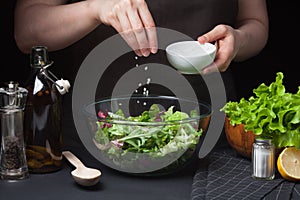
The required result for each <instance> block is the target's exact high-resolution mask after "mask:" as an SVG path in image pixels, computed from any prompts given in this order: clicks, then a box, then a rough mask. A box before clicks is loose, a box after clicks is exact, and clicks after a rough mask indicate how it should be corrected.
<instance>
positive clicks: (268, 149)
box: [252, 138, 275, 180]
mask: <svg viewBox="0 0 300 200" xmlns="http://www.w3.org/2000/svg"><path fill="white" fill-rule="evenodd" d="M252 167H253V173H252V177H253V178H254V179H263V180H272V179H274V177H275V147H274V144H273V143H272V140H271V139H266V138H255V140H254V143H253V148H252Z"/></svg>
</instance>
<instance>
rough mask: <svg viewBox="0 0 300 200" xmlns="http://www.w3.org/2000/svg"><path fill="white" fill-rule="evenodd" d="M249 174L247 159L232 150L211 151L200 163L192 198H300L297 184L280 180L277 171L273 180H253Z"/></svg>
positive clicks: (211, 199)
mask: <svg viewBox="0 0 300 200" xmlns="http://www.w3.org/2000/svg"><path fill="white" fill-rule="evenodd" d="M251 173H252V165H251V160H250V159H247V158H243V157H241V156H239V155H238V154H236V152H235V151H234V150H233V149H232V148H226V149H222V150H214V151H213V152H211V153H210V154H209V155H208V156H206V157H205V158H203V159H202V160H201V162H200V166H199V169H198V170H197V171H196V173H195V176H194V179H193V185H192V192H191V199H192V200H204V199H205V200H213V199H218V200H222V199H226V200H228V199H233V200H236V199H238V200H240V199H247V200H250V199H253V200H258V199H265V200H269V199H270V200H271V199H272V200H274V199H279V200H284V199H289V200H290V199H300V198H299V197H300V184H299V183H298V184H297V183H295V182H288V181H286V180H284V179H282V178H281V177H280V175H279V174H278V172H276V176H275V179H274V180H255V179H253V178H252V177H251Z"/></svg>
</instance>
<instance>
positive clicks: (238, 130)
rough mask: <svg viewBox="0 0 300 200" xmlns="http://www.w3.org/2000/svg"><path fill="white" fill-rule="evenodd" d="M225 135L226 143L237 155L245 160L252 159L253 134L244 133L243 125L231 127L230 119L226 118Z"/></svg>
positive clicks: (250, 132)
mask: <svg viewBox="0 0 300 200" xmlns="http://www.w3.org/2000/svg"><path fill="white" fill-rule="evenodd" d="M225 134H226V138H227V141H228V143H229V144H230V146H231V147H232V148H234V149H235V150H236V151H237V153H238V154H240V155H241V156H243V157H246V158H251V157H252V145H253V143H254V139H255V134H254V133H253V132H252V131H245V128H244V124H239V125H235V126H232V125H231V124H230V119H229V118H228V117H227V116H226V118H225Z"/></svg>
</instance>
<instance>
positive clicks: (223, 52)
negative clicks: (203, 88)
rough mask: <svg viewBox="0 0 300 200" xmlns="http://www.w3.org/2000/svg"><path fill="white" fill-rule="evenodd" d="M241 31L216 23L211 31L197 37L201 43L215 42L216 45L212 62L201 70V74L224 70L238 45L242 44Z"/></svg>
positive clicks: (237, 49) (233, 56)
mask: <svg viewBox="0 0 300 200" xmlns="http://www.w3.org/2000/svg"><path fill="white" fill-rule="evenodd" d="M240 34H242V33H241V31H239V30H237V29H233V28H232V27H231V26H228V25H217V26H216V27H215V28H214V29H212V30H211V31H209V32H207V33H205V34H204V35H202V36H200V37H198V41H199V42H200V43H201V44H203V43H207V42H215V43H216V46H217V52H216V57H215V60H214V63H213V64H212V65H210V66H208V67H206V68H204V69H203V70H202V73H203V74H207V73H210V72H215V71H220V72H224V71H226V69H227V68H228V66H229V65H230V63H231V61H232V60H233V59H234V58H235V56H236V54H237V53H238V51H239V49H240V47H241V46H242V45H243V42H242V41H241V39H240V38H241V37H240Z"/></svg>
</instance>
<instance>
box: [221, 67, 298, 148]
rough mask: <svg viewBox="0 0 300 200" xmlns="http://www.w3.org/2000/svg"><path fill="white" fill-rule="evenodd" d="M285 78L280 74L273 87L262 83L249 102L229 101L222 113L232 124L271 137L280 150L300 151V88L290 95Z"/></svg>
mask: <svg viewBox="0 0 300 200" xmlns="http://www.w3.org/2000/svg"><path fill="white" fill-rule="evenodd" d="M283 77H284V76H283V73H282V72H278V73H277V76H276V80H275V82H272V83H271V84H270V85H269V86H267V85H265V84H264V83H262V84H261V85H259V86H258V87H257V88H256V89H253V93H254V95H253V96H251V97H250V98H249V99H245V98H241V99H240V101H239V102H232V101H229V102H227V103H226V104H225V106H224V107H223V108H221V111H223V112H225V113H226V115H227V116H228V117H229V118H230V123H231V124H232V125H236V124H244V125H245V130H246V131H250V130H251V131H253V132H254V134H256V135H260V136H261V137H271V138H272V139H273V143H274V144H275V145H276V146H277V147H278V148H281V147H287V146H296V147H297V148H300V87H298V92H297V93H289V92H286V89H285V86H284V85H283Z"/></svg>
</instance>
